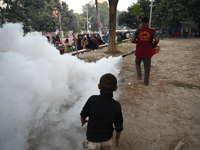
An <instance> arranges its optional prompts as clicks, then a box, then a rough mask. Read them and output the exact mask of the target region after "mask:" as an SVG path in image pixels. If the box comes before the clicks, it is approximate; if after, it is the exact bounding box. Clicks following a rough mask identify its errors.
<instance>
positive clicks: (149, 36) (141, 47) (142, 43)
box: [135, 27, 155, 58]
mask: <svg viewBox="0 0 200 150" xmlns="http://www.w3.org/2000/svg"><path fill="white" fill-rule="evenodd" d="M154 33H155V30H154V29H151V28H148V27H143V28H140V29H139V30H138V31H137V33H136V36H135V37H136V39H137V45H136V52H135V56H137V57H142V58H146V57H152V56H153V54H152V41H153V37H154Z"/></svg>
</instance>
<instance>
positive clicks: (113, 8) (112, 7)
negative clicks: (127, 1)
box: [108, 0, 119, 53]
mask: <svg viewBox="0 0 200 150" xmlns="http://www.w3.org/2000/svg"><path fill="white" fill-rule="evenodd" d="M118 1H119V0H108V2H109V41H108V43H109V44H108V52H109V53H117V47H116V40H115V38H116V13H117V4H118Z"/></svg>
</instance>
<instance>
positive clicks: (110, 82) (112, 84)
mask: <svg viewBox="0 0 200 150" xmlns="http://www.w3.org/2000/svg"><path fill="white" fill-rule="evenodd" d="M99 84H100V89H101V90H103V91H104V92H113V91H114V90H115V88H116V86H117V78H116V77H115V76H114V75H113V74H111V73H107V74H104V75H103V76H102V77H101V78H100V83H99Z"/></svg>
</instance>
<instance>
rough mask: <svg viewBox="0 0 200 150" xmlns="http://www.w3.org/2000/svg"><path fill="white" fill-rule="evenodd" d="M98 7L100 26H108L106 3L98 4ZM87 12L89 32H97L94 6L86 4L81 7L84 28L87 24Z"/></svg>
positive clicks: (96, 17)
mask: <svg viewBox="0 0 200 150" xmlns="http://www.w3.org/2000/svg"><path fill="white" fill-rule="evenodd" d="M98 7H99V14H100V20H101V23H102V26H104V27H105V26H108V22H109V8H108V3H107V2H103V3H98ZM87 12H88V22H89V25H91V30H92V31H98V22H97V20H98V16H97V10H96V7H95V5H90V4H86V5H84V6H83V14H82V17H84V18H85V27H86V24H87V21H86V20H87Z"/></svg>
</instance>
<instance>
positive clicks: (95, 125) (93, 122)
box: [80, 73, 123, 150]
mask: <svg viewBox="0 0 200 150" xmlns="http://www.w3.org/2000/svg"><path fill="white" fill-rule="evenodd" d="M98 88H99V89H100V95H92V96H91V97H90V98H89V99H88V101H87V102H86V103H85V105H84V107H83V109H82V111H81V113H80V115H81V123H82V126H83V125H84V124H85V123H87V122H88V125H87V132H86V136H87V139H86V140H85V142H84V143H83V147H84V150H110V149H111V147H112V146H113V139H112V136H113V131H114V130H115V131H116V136H115V146H116V147H118V145H119V138H120V134H121V131H122V130H123V116H122V110H121V105H120V103H119V102H118V101H116V100H114V99H113V92H114V91H116V90H117V88H118V87H117V79H116V77H115V76H114V75H112V74H110V73H107V74H104V75H103V76H102V77H101V78H100V81H99V84H98ZM87 117H89V119H88V120H86V118H87Z"/></svg>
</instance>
